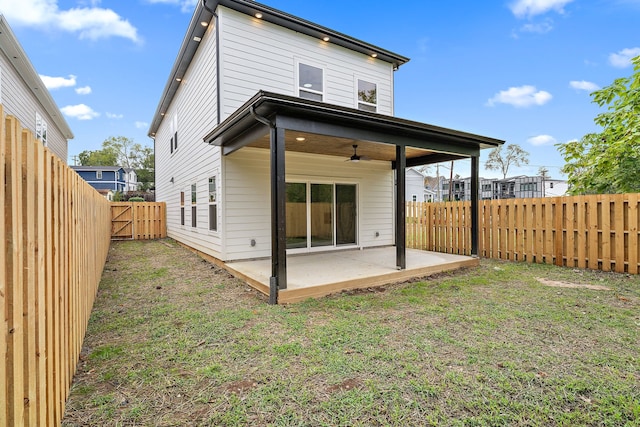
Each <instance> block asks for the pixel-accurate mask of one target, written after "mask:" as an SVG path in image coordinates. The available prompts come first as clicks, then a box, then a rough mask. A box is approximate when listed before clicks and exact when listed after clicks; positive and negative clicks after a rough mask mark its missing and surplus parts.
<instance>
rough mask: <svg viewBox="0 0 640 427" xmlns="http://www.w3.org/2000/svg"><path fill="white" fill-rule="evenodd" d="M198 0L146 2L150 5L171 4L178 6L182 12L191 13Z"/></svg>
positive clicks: (156, 0) (150, 0) (148, 0)
mask: <svg viewBox="0 0 640 427" xmlns="http://www.w3.org/2000/svg"><path fill="white" fill-rule="evenodd" d="M199 1H200V0H147V3H151V4H158V3H160V4H171V5H176V6H180V9H181V10H182V11H183V12H191V11H192V10H193V8H194V7H195V6H196V5H197V4H198V2H199Z"/></svg>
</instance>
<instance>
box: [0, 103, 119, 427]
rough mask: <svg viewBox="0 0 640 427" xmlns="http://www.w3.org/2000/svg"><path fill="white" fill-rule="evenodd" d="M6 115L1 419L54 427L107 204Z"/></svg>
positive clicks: (101, 255) (101, 258)
mask: <svg viewBox="0 0 640 427" xmlns="http://www.w3.org/2000/svg"><path fill="white" fill-rule="evenodd" d="M0 118H1V120H0V170H3V171H4V174H3V182H2V183H0V205H1V206H2V207H3V209H4V215H3V216H4V226H3V227H0V426H1V427H4V426H18V425H29V426H45V425H47V426H54V425H59V424H60V421H61V419H62V416H63V413H64V407H65V401H66V399H67V396H68V392H69V387H70V385H71V379H72V377H73V374H74V372H75V368H76V364H77V361H78V357H79V354H80V350H81V347H82V341H83V338H84V334H85V331H86V327H87V323H88V320H89V315H90V313H91V307H92V305H93V301H94V298H95V295H96V291H97V287H98V284H99V281H100V277H101V274H102V270H103V268H104V263H105V260H106V257H107V253H108V250H109V243H110V235H111V230H110V224H111V215H110V211H109V203H108V202H107V201H106V200H105V199H104V198H103V197H101V196H100V195H99V194H98V192H96V191H95V190H94V189H93V188H92V187H90V186H89V185H88V184H87V183H85V182H84V181H83V180H82V179H81V178H80V176H79V175H78V174H77V173H75V172H74V171H73V170H72V169H70V168H69V167H67V166H66V165H65V164H64V163H63V162H62V161H61V160H60V159H59V158H57V157H56V156H54V155H53V154H51V153H50V152H49V150H48V149H46V148H44V147H43V146H42V144H41V143H40V142H39V141H37V140H36V139H35V138H34V136H33V134H32V133H31V132H29V131H27V130H24V129H21V127H20V123H19V122H18V121H17V119H16V118H14V117H11V116H7V117H6V118H5V117H4V111H3V110H2V106H1V105H0Z"/></svg>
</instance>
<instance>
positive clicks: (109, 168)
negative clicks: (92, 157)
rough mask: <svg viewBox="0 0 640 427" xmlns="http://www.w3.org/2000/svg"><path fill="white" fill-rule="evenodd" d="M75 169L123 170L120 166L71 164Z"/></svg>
mask: <svg viewBox="0 0 640 427" xmlns="http://www.w3.org/2000/svg"><path fill="white" fill-rule="evenodd" d="M71 169H73V170H75V171H117V170H120V169H122V170H124V168H123V167H122V166H71Z"/></svg>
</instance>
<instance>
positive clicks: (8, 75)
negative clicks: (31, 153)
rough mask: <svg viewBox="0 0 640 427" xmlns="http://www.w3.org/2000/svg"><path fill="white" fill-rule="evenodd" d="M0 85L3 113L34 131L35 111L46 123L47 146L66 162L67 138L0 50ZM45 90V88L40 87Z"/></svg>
mask: <svg viewBox="0 0 640 427" xmlns="http://www.w3.org/2000/svg"><path fill="white" fill-rule="evenodd" d="M0 68H2V72H1V73H0V80H1V81H0V85H1V86H2V105H3V107H4V112H5V114H9V115H12V116H15V117H16V118H17V119H18V120H20V123H21V124H22V127H24V128H26V129H29V130H30V131H31V132H33V134H34V135H35V133H36V113H38V114H40V116H41V117H42V118H43V119H44V120H45V121H46V123H47V147H49V150H51V151H52V152H53V153H54V154H55V155H57V156H58V157H60V158H61V159H62V160H63V161H64V162H65V163H67V139H66V138H65V137H64V135H63V133H62V131H60V129H58V127H57V126H56V124H55V122H54V121H53V119H52V118H51V116H50V115H49V113H48V112H47V110H46V109H45V108H44V107H43V106H42V105H41V104H40V102H39V101H38V98H36V96H35V95H34V94H33V92H32V91H31V89H30V88H29V87H28V86H27V84H26V83H25V81H24V80H23V79H22V77H20V74H18V72H17V71H16V69H15V68H14V67H13V64H12V63H11V61H10V60H9V58H7V57H6V55H5V54H4V53H3V52H2V51H1V50H0ZM41 89H42V90H46V88H44V87H43V88H41Z"/></svg>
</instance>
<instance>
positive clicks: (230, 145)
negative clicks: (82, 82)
mask: <svg viewBox="0 0 640 427" xmlns="http://www.w3.org/2000/svg"><path fill="white" fill-rule="evenodd" d="M214 13H215V15H214ZM383 13H384V12H383V11H381V14H383ZM382 18H383V15H381V19H382ZM384 28H385V27H381V29H382V30H383V31H393V29H392V28H387V29H384ZM407 61H408V59H407V58H405V57H403V56H401V55H398V54H395V53H393V52H389V51H387V50H385V49H382V48H380V47H377V46H374V45H371V44H369V43H366V42H363V41H360V40H358V39H355V38H352V37H350V36H347V35H345V34H342V33H339V32H336V31H334V30H331V29H328V28H325V27H322V26H320V25H317V24H315V23H312V22H309V21H306V20H303V19H300V18H298V17H295V16H292V15H290V14H287V13H285V12H281V11H279V10H276V9H273V8H271V7H269V6H265V5H263V4H260V3H256V2H253V1H248V0H207V1H204V2H198V4H197V6H196V9H195V12H194V15H193V18H192V20H191V23H190V25H189V28H188V30H187V33H186V35H185V38H184V40H183V42H182V45H181V48H180V52H179V53H178V55H177V60H176V62H175V64H174V66H173V69H172V70H171V73H170V76H169V79H168V81H167V84H166V86H165V89H164V91H163V93H162V95H161V98H160V102H159V105H158V107H157V110H156V113H155V115H154V118H153V120H152V124H151V127H150V129H149V136H150V137H151V138H153V139H154V144H155V161H156V165H155V172H156V200H157V201H164V202H166V203H167V233H168V235H169V236H170V237H171V238H173V239H176V240H178V241H179V242H181V243H183V244H185V245H187V246H189V247H191V248H194V249H196V250H198V251H200V252H203V253H205V254H207V255H210V256H212V257H214V258H216V259H218V260H220V261H223V262H229V261H233V260H248V259H256V258H270V259H271V268H272V270H271V273H272V274H271V279H270V281H269V287H270V290H271V292H276V293H277V292H278V291H279V290H282V289H286V287H287V255H288V254H301V253H316V252H319V251H331V250H336V249H348V248H354V249H355V248H369V247H380V246H389V245H395V246H396V248H397V250H396V265H397V266H398V268H399V269H404V268H405V267H406V255H405V212H404V209H405V191H406V188H405V174H404V171H405V167H412V166H420V165H423V164H429V163H436V162H441V161H450V160H456V159H463V158H470V159H471V164H472V171H473V175H474V176H475V177H476V178H477V172H478V165H479V156H480V150H481V149H482V148H493V147H496V146H498V145H500V144H502V141H499V140H496V139H493V138H488V137H483V136H478V135H473V134H468V133H464V132H460V131H456V130H452V129H445V128H441V127H437V126H432V125H428V124H425V123H419V122H415V121H409V120H405V119H400V118H396V117H394V116H393V114H394V99H393V90H394V82H393V80H394V72H395V70H397V69H398V67H400V66H402V65H403V64H405V63H406V62H407ZM365 160H368V161H365ZM397 171H401V172H402V173H396V172H397ZM396 182H397V185H396ZM476 182H477V181H476ZM474 236H476V237H474V238H473V239H472V247H473V249H472V252H474V254H477V235H474Z"/></svg>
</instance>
